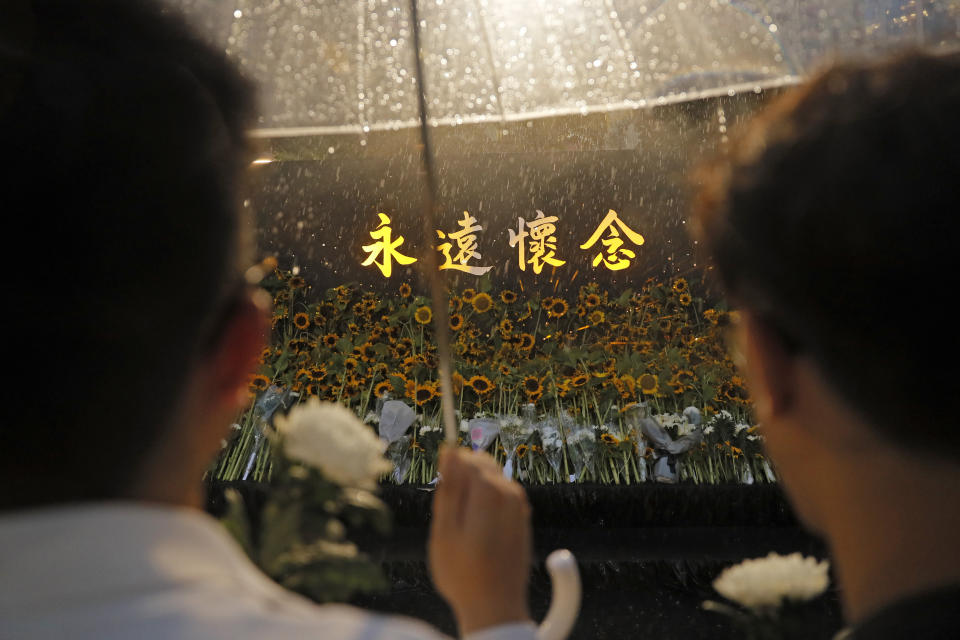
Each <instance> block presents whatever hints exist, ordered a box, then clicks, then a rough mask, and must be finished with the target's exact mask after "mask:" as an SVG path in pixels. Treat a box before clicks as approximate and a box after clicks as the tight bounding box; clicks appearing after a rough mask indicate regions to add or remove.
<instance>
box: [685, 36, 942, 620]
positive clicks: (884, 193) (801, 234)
mask: <svg viewBox="0 0 960 640" xmlns="http://www.w3.org/2000/svg"><path fill="white" fill-rule="evenodd" d="M696 213H697V222H698V230H699V231H698V236H699V239H700V240H701V241H702V242H703V244H704V245H706V247H707V249H708V250H709V252H710V254H711V257H712V260H713V264H714V266H715V270H716V272H717V274H718V275H719V278H720V280H721V281H722V283H723V285H724V287H725V290H726V292H727V295H728V298H729V299H730V300H731V302H732V303H733V305H734V306H735V307H736V308H738V309H739V310H740V321H739V322H738V326H737V327H736V328H735V331H734V334H735V336H734V340H733V343H734V349H735V350H736V351H737V352H738V353H737V354H736V355H738V356H739V357H740V358H741V363H740V364H741V365H742V367H743V369H744V371H745V373H746V377H747V381H748V385H749V387H750V390H751V393H752V396H753V398H754V401H755V407H756V412H757V417H758V419H759V421H760V424H761V425H762V432H763V434H764V436H765V438H766V447H767V450H768V452H769V453H770V455H771V457H772V459H773V461H774V462H775V464H776V467H777V469H778V471H779V473H780V475H781V477H782V479H783V481H784V484H785V486H786V489H787V491H788V493H789V495H790V497H791V499H792V501H793V503H794V505H795V507H796V509H797V511H798V513H799V515H800V517H801V518H802V519H804V520H805V522H806V523H808V524H809V525H810V526H811V527H813V528H814V529H816V530H819V531H820V532H821V533H823V534H824V535H825V536H826V537H827V539H828V540H829V542H830V544H831V546H832V548H833V550H834V552H835V554H836V556H837V559H838V564H839V565H840V574H841V578H843V577H844V576H843V574H844V571H845V569H848V568H849V567H854V565H856V562H855V561H854V560H851V558H854V556H857V554H860V555H861V556H863V557H862V558H861V560H862V562H861V564H863V565H869V564H870V560H869V558H871V557H872V558H879V557H882V556H884V555H890V554H891V553H893V552H894V551H895V550H896V548H900V549H901V551H902V552H903V553H905V554H910V553H920V554H922V553H927V554H929V555H930V556H931V557H930V558H924V557H912V556H911V557H909V559H908V556H906V555H904V556H903V560H902V563H901V564H902V565H911V566H912V567H913V568H905V569H903V571H906V572H911V571H912V572H913V573H914V574H915V575H913V574H911V575H904V576H902V577H901V579H900V584H901V585H904V586H906V587H907V588H910V587H916V588H921V587H923V586H925V585H926V586H928V585H929V584H936V583H937V582H938V581H939V582H944V581H949V580H950V579H958V580H960V574H958V571H960V567H957V563H956V562H953V563H951V562H943V559H942V558H941V560H940V562H939V565H940V568H939V569H938V568H937V567H934V566H932V565H934V564H937V563H936V561H935V558H934V557H933V556H935V555H936V553H938V552H939V550H942V547H943V545H942V542H943V541H944V536H947V535H955V534H954V533H951V532H955V531H957V529H958V525H960V501H957V500H956V498H958V495H957V492H958V490H960V429H958V428H957V419H956V415H957V414H956V408H955V402H956V399H957V397H958V391H960V385H958V380H960V378H958V377H957V374H956V368H957V363H958V362H960V339H958V338H957V335H956V334H957V318H956V316H955V315H954V313H953V312H951V311H949V308H950V307H949V305H950V303H951V301H952V299H953V298H954V297H955V296H956V294H957V291H958V285H960V271H958V269H957V264H956V255H957V246H958V243H960V55H958V54H956V53H953V54H940V55H934V54H928V53H920V52H913V53H909V54H905V55H903V54H902V55H900V56H898V57H896V58H891V59H887V60H884V61H882V62H878V63H871V64H843V65H839V66H835V67H833V68H831V69H829V70H827V71H825V72H823V73H822V74H820V75H819V76H817V77H815V78H813V79H812V80H811V81H810V82H808V83H806V84H805V85H804V86H803V87H801V88H799V89H797V90H795V91H794V92H792V93H789V94H787V95H786V96H784V97H782V98H781V99H780V100H778V101H777V102H775V103H774V104H773V105H771V107H770V108H768V109H767V110H766V111H765V112H764V113H763V114H762V115H760V116H759V117H758V118H757V119H756V120H755V121H754V122H753V123H751V125H750V126H749V128H748V129H747V130H746V131H745V132H744V133H743V135H742V136H741V137H740V139H739V140H738V141H737V143H736V144H735V145H733V146H732V148H731V149H730V150H729V153H727V154H726V157H724V158H721V159H720V160H719V161H718V162H716V163H714V164H712V165H711V166H710V167H709V168H708V169H707V170H706V171H705V172H704V174H703V184H702V188H701V190H700V192H699V197H698V200H697V204H696ZM871 530H872V531H873V533H872V534H870V535H867V534H865V531H871ZM918 537H919V538H918ZM857 538H859V540H858V539H857ZM907 539H910V540H911V544H910V546H911V547H913V549H912V550H908V549H905V548H904V547H905V546H907V545H906V540H907ZM858 545H859V546H858ZM935 550H938V551H935ZM871 554H872V555H871ZM954 555H956V554H954ZM845 558H846V559H847V562H846V565H845V562H844V560H845ZM928 560H929V562H928ZM874 567H876V563H874ZM852 572H853V573H856V570H855V569H854V570H852ZM938 572H939V573H938ZM848 573H850V571H848ZM864 573H866V574H869V573H870V570H868V569H864ZM873 577H874V578H877V577H879V576H877V575H874V576H873ZM857 579H859V580H861V581H862V582H865V583H866V582H869V580H870V579H869V577H868V576H867V575H863V576H858V577H857V578H856V579H855V580H854V581H856V580H857ZM847 586H850V585H847ZM851 588H852V589H853V591H854V592H855V591H856V588H857V586H856V585H854V586H853V587H851ZM863 588H864V589H867V590H869V588H870V587H868V586H866V585H863ZM874 588H877V589H883V588H885V587H874ZM891 588H893V587H891ZM853 599H854V600H856V594H854V598H853ZM888 599H889V598H888ZM867 600H869V598H867ZM873 600H874V601H876V600H883V597H879V598H874V599H873ZM849 608H850V610H851V611H852V612H853V613H854V614H857V613H860V612H862V611H863V610H865V609H869V605H865V606H864V607H858V606H857V603H856V602H854V604H852V605H849Z"/></svg>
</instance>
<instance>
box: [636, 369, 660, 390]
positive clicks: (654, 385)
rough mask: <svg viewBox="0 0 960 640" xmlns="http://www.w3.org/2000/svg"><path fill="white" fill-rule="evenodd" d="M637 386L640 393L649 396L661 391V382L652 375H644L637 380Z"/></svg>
mask: <svg viewBox="0 0 960 640" xmlns="http://www.w3.org/2000/svg"><path fill="white" fill-rule="evenodd" d="M637 386H638V387H640V391H641V392H643V393H646V394H648V395H654V394H656V393H657V391H658V390H659V389H660V381H659V380H658V379H657V376H655V375H653V374H652V373H644V374H643V375H641V376H640V377H639V378H637Z"/></svg>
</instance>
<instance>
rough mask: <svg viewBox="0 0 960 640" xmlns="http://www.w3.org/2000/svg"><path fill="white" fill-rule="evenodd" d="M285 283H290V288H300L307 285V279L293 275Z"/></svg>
mask: <svg viewBox="0 0 960 640" xmlns="http://www.w3.org/2000/svg"><path fill="white" fill-rule="evenodd" d="M287 284H289V285H290V288H291V289H302V288H303V287H305V286H307V281H306V280H304V279H303V278H302V277H300V276H293V277H292V278H290V281H289V282H288V283H287Z"/></svg>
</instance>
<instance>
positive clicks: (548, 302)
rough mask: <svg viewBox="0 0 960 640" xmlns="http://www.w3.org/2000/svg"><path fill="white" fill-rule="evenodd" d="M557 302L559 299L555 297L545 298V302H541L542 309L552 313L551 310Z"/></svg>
mask: <svg viewBox="0 0 960 640" xmlns="http://www.w3.org/2000/svg"><path fill="white" fill-rule="evenodd" d="M556 301H557V299H556V298H553V297H549V298H544V299H543V300H541V301H540V308H541V309H543V310H544V311H550V308H551V307H552V306H553V303H554V302H556Z"/></svg>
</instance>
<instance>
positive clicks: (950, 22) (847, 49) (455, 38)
mask: <svg viewBox="0 0 960 640" xmlns="http://www.w3.org/2000/svg"><path fill="white" fill-rule="evenodd" d="M170 1H171V2H174V3H175V4H178V5H181V6H183V7H184V8H185V9H186V10H187V11H188V13H189V14H191V15H192V16H193V17H194V19H195V21H196V22H197V23H198V24H200V25H201V26H202V27H203V28H205V29H206V31H207V32H208V33H209V34H210V36H211V37H212V38H213V39H214V40H215V41H216V42H217V43H219V44H220V45H222V46H223V47H224V48H226V50H227V51H228V52H229V53H230V54H231V55H232V56H233V57H234V58H235V59H236V60H238V61H239V63H240V64H241V66H242V67H243V68H244V69H245V71H246V72H247V73H248V74H249V75H251V76H252V77H253V78H255V79H256V80H257V82H258V83H259V85H260V88H261V93H262V98H263V105H262V108H263V116H262V120H261V128H262V129H263V130H264V131H262V134H263V135H267V136H270V137H276V136H284V135H304V134H313V135H323V134H342V133H350V132H356V133H361V134H362V133H366V132H369V131H375V130H382V129H396V128H402V127H414V126H417V124H418V118H419V115H418V109H417V92H418V87H417V80H416V70H415V56H414V43H413V25H412V22H411V10H410V5H409V2H407V1H406V0H359V1H356V2H353V3H349V2H343V1H334V0H233V1H232V2H231V1H225V0H170ZM417 6H418V13H419V19H420V21H421V25H420V26H421V33H422V42H421V46H422V50H423V65H424V70H425V74H426V76H425V81H426V82H425V85H426V87H427V88H428V93H429V95H428V96H427V109H428V114H429V121H430V124H431V125H445V124H448V125H456V124H462V123H472V122H484V121H497V120H503V121H509V120H517V119H523V120H528V119H531V118H539V117H549V116H558V115H565V114H576V113H583V114H586V113H591V112H597V111H609V110H618V109H626V108H638V107H643V106H647V105H656V104H664V103H665V102H668V101H684V100H691V99H696V98H702V97H705V96H709V95H716V94H718V93H728V92H737V91H741V90H754V89H756V88H757V87H761V88H769V87H771V86H777V85H782V84H788V83H793V82H795V81H796V80H797V79H798V78H799V77H801V76H802V75H803V74H804V73H806V72H808V71H809V70H810V69H811V67H813V66H814V65H817V64H819V63H821V62H822V60H823V58H824V57H825V56H827V55H830V54H837V53H839V54H849V53H851V52H871V51H874V50H878V49H886V48H889V47H891V46H899V45H903V44H939V43H941V42H943V41H951V40H952V41H956V39H957V32H958V30H960V26H958V20H960V6H958V3H957V2H956V1H955V0H945V1H941V2H938V1H933V0H926V1H920V0H869V1H867V0H759V1H750V0H747V1H744V2H734V1H731V0H633V1H631V0H464V1H461V0H423V1H421V2H419V3H418V5H417Z"/></svg>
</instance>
